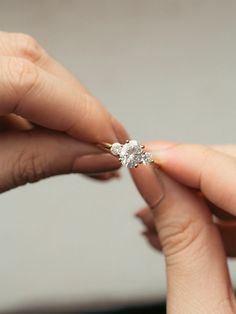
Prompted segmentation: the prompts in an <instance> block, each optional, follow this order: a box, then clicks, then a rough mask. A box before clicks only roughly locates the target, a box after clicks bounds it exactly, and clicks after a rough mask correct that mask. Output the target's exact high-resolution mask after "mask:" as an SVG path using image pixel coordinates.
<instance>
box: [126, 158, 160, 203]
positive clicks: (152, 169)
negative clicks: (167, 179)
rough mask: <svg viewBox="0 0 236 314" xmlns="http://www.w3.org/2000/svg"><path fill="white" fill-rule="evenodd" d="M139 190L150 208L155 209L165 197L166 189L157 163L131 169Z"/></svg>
mask: <svg viewBox="0 0 236 314" xmlns="http://www.w3.org/2000/svg"><path fill="white" fill-rule="evenodd" d="M130 173H131V176H132V178H133V180H134V183H135V184H136V187H137V189H138V190H139V192H140V194H141V195H142V197H143V199H144V200H145V201H146V203H147V204H148V206H149V207H150V208H155V207H156V206H157V205H158V204H159V203H160V201H161V200H162V199H163V197H164V189H163V184H162V182H161V179H160V177H159V174H158V169H157V165H156V164H155V163H153V164H149V165H139V166H138V167H137V168H131V169H130Z"/></svg>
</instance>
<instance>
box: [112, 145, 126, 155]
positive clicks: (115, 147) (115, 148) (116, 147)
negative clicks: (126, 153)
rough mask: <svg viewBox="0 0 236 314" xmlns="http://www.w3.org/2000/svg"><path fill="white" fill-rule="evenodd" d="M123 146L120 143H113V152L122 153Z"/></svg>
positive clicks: (114, 153)
mask: <svg viewBox="0 0 236 314" xmlns="http://www.w3.org/2000/svg"><path fill="white" fill-rule="evenodd" d="M122 146H123V145H121V144H120V143H114V144H112V145H111V153H112V154H113V155H115V156H118V155H120V152H121V149H122Z"/></svg>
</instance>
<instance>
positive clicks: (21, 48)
mask: <svg viewBox="0 0 236 314" xmlns="http://www.w3.org/2000/svg"><path fill="white" fill-rule="evenodd" d="M15 39H16V40H15V42H16V53H17V56H19V57H22V58H26V59H28V60H30V61H31V62H33V63H36V62H37V61H39V60H40V59H41V58H42V57H43V56H44V54H45V51H44V49H43V48H42V47H41V46H40V45H39V43H38V42H37V40H36V39H35V38H33V37H32V36H30V35H27V34H23V33H16V34H15Z"/></svg>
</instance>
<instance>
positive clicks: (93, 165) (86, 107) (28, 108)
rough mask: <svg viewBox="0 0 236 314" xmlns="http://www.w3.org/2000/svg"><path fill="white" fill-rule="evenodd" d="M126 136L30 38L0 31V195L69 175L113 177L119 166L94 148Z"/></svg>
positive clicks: (95, 102) (72, 78) (68, 74)
mask: <svg viewBox="0 0 236 314" xmlns="http://www.w3.org/2000/svg"><path fill="white" fill-rule="evenodd" d="M127 137H128V136H127V133H126V132H125V130H124V128H123V127H122V126H121V124H120V123H119V122H118V121H116V119H114V118H113V117H112V116H111V114H110V113H109V112H108V111H106V110H105V108H104V107H103V106H102V105H101V104H100V103H99V102H98V101H97V100H96V99H95V98H94V97H93V96H92V95H90V94H89V92H88V91H87V90H86V89H85V88H84V87H83V86H82V85H81V84H80V82H79V81H78V80H77V79H76V78H75V77H74V76H73V75H72V74H71V73H70V72H69V71H67V70H66V69H65V68H64V67H63V66H62V65H61V64H59V63H58V62H57V61H55V60H54V59H53V58H52V57H50V56H49V55H48V54H47V53H46V52H45V50H44V49H43V48H42V47H40V45H39V44H38V43H37V42H36V40H35V39H33V38H32V37H30V36H28V35H25V34H17V33H5V32H0V147H1V154H0V165H1V174H0V192H4V191H6V190H9V189H11V188H14V187H16V186H19V185H22V184H25V183H27V182H34V181H38V180H40V179H43V178H46V177H48V176H52V175H57V174H64V173H71V172H77V173H86V174H88V175H91V176H93V177H95V178H98V179H102V180H106V179H109V178H111V177H115V176H117V172H114V170H116V169H118V168H119V167H120V165H119V162H118V161H117V160H116V159H115V158H114V157H112V156H110V155H108V154H104V153H103V152H101V150H99V149H98V148H96V145H94V144H96V143H99V142H104V141H105V142H115V141H124V140H125V139H127ZM104 172H106V173H104Z"/></svg>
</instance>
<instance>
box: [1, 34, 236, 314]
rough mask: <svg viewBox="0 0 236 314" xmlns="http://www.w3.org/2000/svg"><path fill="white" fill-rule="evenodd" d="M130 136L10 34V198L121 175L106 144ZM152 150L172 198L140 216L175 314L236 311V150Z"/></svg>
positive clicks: (6, 154)
mask: <svg viewBox="0 0 236 314" xmlns="http://www.w3.org/2000/svg"><path fill="white" fill-rule="evenodd" d="M127 138H128V135H127V132H126V131H125V129H124V128H123V127H122V125H121V124H120V123H119V122H118V121H117V120H116V119H115V118H113V117H112V116H111V114H110V113H108V112H107V111H106V110H105V109H104V107H103V106H102V105H101V104H100V103H99V102H98V101H97V100H96V99H95V98H94V97H93V96H91V95H90V94H89V92H88V91H87V90H86V89H85V88H84V87H83V86H82V85H81V84H80V82H79V81H78V80H77V79H76V78H75V77H74V76H73V75H72V74H71V73H70V72H69V71H67V70H66V69H65V68H64V67H63V66H62V65H60V64H59V63H58V62H57V61H55V60H54V59H53V58H52V57H50V56H49V55H48V54H47V53H46V52H45V50H44V49H43V48H42V47H41V46H40V45H39V44H38V43H37V42H36V41H35V40H34V39H33V38H32V37H30V36H28V35H25V34H15V33H14V34H13V33H5V32H0V147H1V154H0V165H1V172H0V192H4V191H6V190H9V189H12V188H15V187H17V186H19V185H23V184H26V183H28V182H35V181H38V180H41V179H43V178H46V177H49V176H52V175H58V174H66V173H72V172H74V173H83V174H86V175H89V176H92V177H94V178H97V179H101V180H106V179H109V178H112V177H114V176H117V172H116V170H117V169H118V168H119V167H120V163H119V161H118V160H117V159H116V158H115V157H113V156H111V155H109V154H106V153H104V152H102V151H101V150H99V149H98V148H97V146H96V144H97V143H101V142H108V143H113V142H124V141H125V140H126V139H127ZM146 147H147V149H149V150H151V151H153V156H154V159H155V161H156V162H157V163H158V164H159V165H160V167H161V169H162V171H159V173H158V174H157V178H159V179H158V180H160V181H161V188H162V192H161V189H159V190H158V191H154V190H153V193H156V194H158V193H162V194H160V195H154V198H155V197H157V199H158V198H160V201H159V202H158V204H156V203H155V207H153V206H152V209H149V208H144V209H142V210H140V211H139V212H138V213H137V217H139V218H140V219H141V220H142V222H143V223H144V225H145V228H146V230H145V232H144V235H145V237H146V238H147V239H148V241H149V243H150V244H151V245H152V246H153V247H154V248H156V249H158V250H162V252H163V254H164V256H165V261H166V270H167V282H168V294H167V304H168V305H167V307H168V313H169V314H170V313H171V314H172V313H175V314H176V313H183V314H185V313H186V314H190V313H193V314H195V313H201V314H202V313H207V314H211V313H224V314H227V313H235V312H236V305H235V298H234V294H233V289H232V287H231V283H230V278H229V273H228V268H227V264H226V257H227V255H228V256H236V246H235V241H234V239H235V236H236V223H235V222H234V216H235V215H236V193H235V186H236V147H235V146H232V145H231V146H214V147H210V146H209V147H206V146H199V145H184V144H182V145H177V144H175V143H164V142H162V143H161V142H153V143H147V144H146ZM139 182H140V181H139ZM139 182H136V183H137V184H139ZM158 182H159V181H158ZM140 192H141V193H142V187H140ZM150 196H151V195H149V197H150ZM159 196H160V197H159ZM221 209H224V211H225V212H227V213H229V214H230V215H231V216H228V217H226V218H227V220H226V221H225V220H220V219H218V220H217V221H214V222H213V220H212V210H213V211H214V212H217V214H218V215H219V214H220V213H222V211H221ZM221 216H222V215H221ZM154 276H156V274H154Z"/></svg>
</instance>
